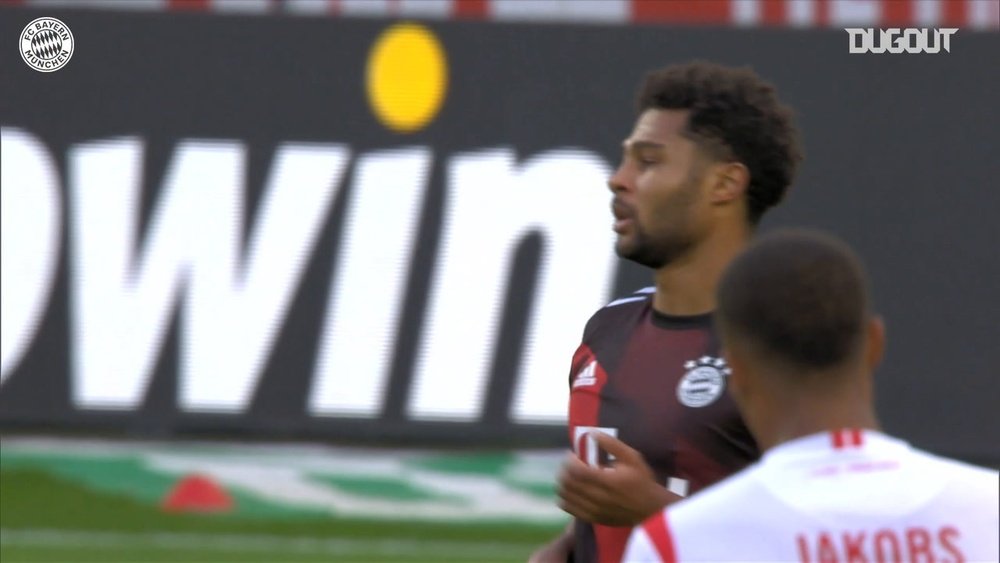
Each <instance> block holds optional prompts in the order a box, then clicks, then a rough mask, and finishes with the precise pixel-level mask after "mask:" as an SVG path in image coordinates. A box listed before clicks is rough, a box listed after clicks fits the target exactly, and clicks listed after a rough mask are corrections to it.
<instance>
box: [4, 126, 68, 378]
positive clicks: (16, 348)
mask: <svg viewBox="0 0 1000 563" xmlns="http://www.w3.org/2000/svg"><path fill="white" fill-rule="evenodd" d="M0 139H2V140H0V194H2V196H0V214H2V217H0V229H2V230H0V263H2V264H3V267H2V268H0V311H2V312H0V322H2V324H0V383H3V381H4V380H5V379H6V378H7V376H8V375H10V373H11V372H13V370H14V368H15V367H17V364H18V363H19V362H20V361H21V358H22V356H23V355H24V353H25V351H26V350H27V348H28V345H29V344H30V343H31V341H32V340H33V339H34V337H35V334H36V333H37V332H38V328H39V325H40V322H41V317H42V312H43V311H44V310H45V305H46V303H48V296H49V294H50V293H51V291H52V287H53V285H54V275H55V271H56V265H57V263H58V258H59V241H60V237H59V234H60V229H61V226H62V225H61V223H62V218H61V203H62V202H61V197H60V193H59V172H58V170H57V168H56V164H55V161H54V160H53V158H52V155H51V154H50V153H49V151H48V149H47V148H46V147H45V145H44V143H42V141H40V140H39V139H38V138H37V137H35V136H33V135H31V134H30V133H28V132H26V131H24V130H22V129H15V128H3V129H2V130H0Z"/></svg>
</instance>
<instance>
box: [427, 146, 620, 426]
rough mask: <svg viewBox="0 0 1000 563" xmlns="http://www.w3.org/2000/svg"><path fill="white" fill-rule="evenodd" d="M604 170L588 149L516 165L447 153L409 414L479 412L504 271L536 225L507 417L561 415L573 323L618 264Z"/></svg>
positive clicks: (508, 158) (552, 418) (603, 294)
mask: <svg viewBox="0 0 1000 563" xmlns="http://www.w3.org/2000/svg"><path fill="white" fill-rule="evenodd" d="M609 174H610V169H609V168H608V166H607V165H606V163H604V162H603V160H602V159H601V158H600V157H597V156H596V155H593V154H592V153H589V152H584V151H574V150H559V151H552V152H549V153H545V154H542V155H538V156H536V157H534V158H532V159H531V160H529V161H527V162H525V163H524V164H523V165H522V166H521V167H520V168H518V167H517V166H516V161H515V157H514V153H513V151H511V150H509V149H498V150H490V151H482V152H478V153H468V154H463V155H458V156H456V157H455V158H454V160H453V161H452V162H451V164H450V166H449V170H448V180H447V186H448V194H447V197H446V201H445V204H444V217H445V218H444V227H443V233H442V239H441V248H442V250H441V256H440V259H439V262H438V263H437V264H436V267H435V270H434V274H433V279H432V289H431V296H430V301H429V310H428V316H427V322H426V325H425V329H424V331H423V341H422V343H421V346H420V351H419V354H418V360H417V366H416V371H415V379H414V383H415V386H414V388H413V392H412V394H411V402H410V404H409V405H408V411H409V413H410V414H411V415H412V416H413V417H415V418H418V419H451V420H454V419H473V418H475V417H477V416H479V415H480V413H481V410H482V406H483V398H484V397H483V395H484V391H485V384H486V381H487V379H488V377H489V374H490V372H491V368H492V365H493V362H494V359H495V357H494V349H495V345H496V342H497V337H498V334H499V332H500V324H501V322H502V315H503V312H504V297H505V296H506V293H507V285H508V284H507V282H508V278H509V275H510V268H511V265H512V263H513V259H514V256H515V253H516V251H517V248H518V245H519V243H520V241H522V240H523V239H524V237H526V236H528V235H530V234H532V233H533V232H540V233H542V234H543V236H544V242H543V250H542V257H541V260H540V263H539V271H538V274H537V284H538V290H537V291H536V292H535V294H534V300H533V307H532V309H531V311H530V314H529V318H528V321H527V323H526V326H525V327H524V330H525V335H524V354H523V356H522V358H521V362H520V369H519V370H518V374H517V377H518V381H517V384H516V386H515V398H514V405H513V412H512V415H513V418H515V419H517V420H518V421H547V422H553V423H559V422H563V421H564V420H565V405H566V401H567V400H568V390H567V388H566V387H567V386H566V378H565V375H564V373H565V369H566V365H565V364H566V359H567V358H569V357H571V355H572V353H573V350H574V349H575V347H576V345H577V344H578V343H579V342H578V339H579V331H580V327H582V326H583V324H584V323H585V322H586V320H587V318H588V317H589V316H590V315H591V314H592V313H593V311H594V310H595V309H597V308H598V307H599V306H600V305H601V304H602V303H604V302H605V301H606V300H607V296H608V293H609V289H610V283H611V279H612V277H613V274H614V269H615V268H614V266H615V264H616V259H615V255H614V252H613V235H612V232H611V230H610V229H607V228H602V226H603V225H605V224H606V223H607V222H608V201H609V195H608V193H607V191H606V188H605V187H604V184H605V182H606V179H607V177H608V175H609ZM516 298H518V299H520V298H522V297H520V296H518V297H516ZM524 298H527V296H525V297H524Z"/></svg>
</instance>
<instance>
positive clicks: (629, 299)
mask: <svg viewBox="0 0 1000 563" xmlns="http://www.w3.org/2000/svg"><path fill="white" fill-rule="evenodd" d="M655 292H656V288H655V287H652V286H650V287H644V288H642V289H639V290H637V291H634V292H632V293H631V294H628V295H625V296H622V297H618V298H616V299H614V300H613V301H611V302H610V303H608V304H607V305H605V306H603V307H601V308H600V309H598V310H597V311H596V312H594V314H592V315H591V316H590V319H589V320H588V321H587V326H586V328H585V329H584V339H585V340H586V339H587V338H588V337H590V336H592V335H594V334H595V333H596V332H599V331H600V330H601V329H603V328H609V327H612V328H617V327H618V326H619V324H620V323H621V322H623V321H627V320H629V319H634V318H635V316H636V315H639V314H641V313H642V311H643V309H644V308H645V307H646V306H648V304H649V303H650V301H651V300H652V298H653V293H655Z"/></svg>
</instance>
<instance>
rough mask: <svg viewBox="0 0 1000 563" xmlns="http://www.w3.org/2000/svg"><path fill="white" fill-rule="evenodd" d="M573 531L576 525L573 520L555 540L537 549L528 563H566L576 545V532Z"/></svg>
mask: <svg viewBox="0 0 1000 563" xmlns="http://www.w3.org/2000/svg"><path fill="white" fill-rule="evenodd" d="M573 530H574V525H573V521H572V520H571V521H570V523H569V524H567V525H566V529H565V530H563V531H562V533H561V534H559V535H558V536H556V538H555V539H554V540H552V541H550V542H549V543H547V544H545V545H543V546H542V547H540V548H538V549H536V550H535V552H534V553H532V554H531V557H529V558H528V563H566V562H567V561H568V560H569V555H570V553H572V552H573V545H574V544H575V543H576V532H574V531H573Z"/></svg>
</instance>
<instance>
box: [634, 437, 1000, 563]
mask: <svg viewBox="0 0 1000 563" xmlns="http://www.w3.org/2000/svg"><path fill="white" fill-rule="evenodd" d="M998 507H1000V474H998V473H997V472H996V471H993V470H989V469H985V468H981V467H976V466H973V465H968V464H965V463H961V462H958V461H954V460H951V459H947V458H942V457H939V456H935V455H932V454H930V453H927V452H924V451H921V450H917V449H915V448H912V447H911V446H910V445H909V444H907V443H906V442H903V441H901V440H897V439H895V438H891V437H889V436H886V435H885V434H882V433H880V432H875V431H871V430H840V431H837V432H825V433H822V434H813V435H811V436H806V437H803V438H799V439H796V440H792V441H789V442H786V443H784V444H781V445H779V446H777V447H775V448H772V449H771V450H769V451H768V452H767V453H766V454H765V455H764V457H763V458H762V459H761V461H760V462H759V463H757V464H755V465H753V466H751V467H749V468H747V469H746V470H744V471H742V472H740V473H737V474H736V475H734V476H732V477H730V478H729V479H726V480H724V481H722V482H720V483H717V484H716V485H714V486H712V487H709V488H707V489H705V490H704V491H702V492H701V493H698V494H697V495H695V496H693V497H691V498H690V499H686V500H684V501H681V502H679V503H677V504H675V505H672V506H670V507H668V508H667V509H665V510H663V511H661V512H659V513H658V514H657V515H655V516H653V517H652V518H650V519H649V520H647V521H646V522H644V523H643V524H642V525H641V526H638V527H636V529H635V530H634V531H633V532H632V536H631V538H630V539H629V543H628V547H627V548H626V551H625V558H624V560H625V561H627V562H630V563H631V562H640V561H713V562H722V561H771V562H778V561H781V562H785V561H788V562H800V563H833V562H837V563H855V562H857V563H865V562H867V563H882V562H889V561H912V562H925V561H926V562H928V563H930V562H935V563H945V562H948V563H964V562H974V561H976V562H978V561H993V562H995V561H997V560H998V558H1000V553H998V550H1000V547H998V545H1000V508H998Z"/></svg>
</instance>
